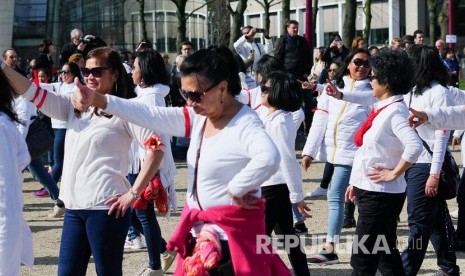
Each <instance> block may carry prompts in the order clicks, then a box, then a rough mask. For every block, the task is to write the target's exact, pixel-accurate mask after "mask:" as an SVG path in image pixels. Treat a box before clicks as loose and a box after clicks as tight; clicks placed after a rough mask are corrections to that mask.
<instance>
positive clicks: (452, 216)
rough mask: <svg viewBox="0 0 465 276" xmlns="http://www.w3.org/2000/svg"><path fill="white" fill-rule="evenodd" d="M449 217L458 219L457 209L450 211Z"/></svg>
mask: <svg viewBox="0 0 465 276" xmlns="http://www.w3.org/2000/svg"><path fill="white" fill-rule="evenodd" d="M450 217H451V218H453V219H459V210H455V211H454V212H450Z"/></svg>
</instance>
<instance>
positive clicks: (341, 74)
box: [334, 48, 371, 88]
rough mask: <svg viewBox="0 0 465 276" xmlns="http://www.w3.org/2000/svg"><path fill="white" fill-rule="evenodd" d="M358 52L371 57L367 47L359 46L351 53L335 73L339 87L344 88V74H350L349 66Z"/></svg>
mask: <svg viewBox="0 0 465 276" xmlns="http://www.w3.org/2000/svg"><path fill="white" fill-rule="evenodd" d="M356 54H366V55H367V56H368V57H371V55H370V52H369V51H368V50H367V49H363V48H358V49H355V50H353V51H351V52H350V53H349V55H347V57H346V59H344V61H343V62H342V64H341V66H340V67H339V70H337V71H336V75H334V80H335V81H336V86H337V87H339V88H344V79H343V78H344V76H345V75H347V74H349V69H347V66H349V64H350V63H351V62H352V59H353V58H354V56H355V55H356Z"/></svg>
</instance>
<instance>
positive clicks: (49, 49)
mask: <svg viewBox="0 0 465 276" xmlns="http://www.w3.org/2000/svg"><path fill="white" fill-rule="evenodd" d="M39 52H40V53H39V56H38V57H37V58H36V64H35V67H34V69H40V68H46V69H48V71H49V78H50V79H51V78H52V77H53V76H55V74H56V73H57V69H56V68H55V66H54V64H55V63H54V62H53V59H52V55H53V54H54V53H55V52H56V48H55V45H54V44H53V42H52V41H51V40H50V39H44V40H43V41H42V43H41V44H40V47H39Z"/></svg>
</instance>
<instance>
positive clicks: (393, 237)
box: [350, 187, 405, 276]
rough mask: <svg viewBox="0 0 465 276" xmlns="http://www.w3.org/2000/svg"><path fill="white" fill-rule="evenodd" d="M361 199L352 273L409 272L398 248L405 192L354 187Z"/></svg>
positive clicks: (358, 198)
mask: <svg viewBox="0 0 465 276" xmlns="http://www.w3.org/2000/svg"><path fill="white" fill-rule="evenodd" d="M354 191H355V196H356V198H357V202H358V212H359V216H358V222H357V228H356V229H355V237H354V243H353V247H352V257H351V259H350V265H351V266H352V267H353V268H354V271H353V272H352V275H375V274H376V270H377V269H379V271H380V272H381V273H382V274H383V275H395V276H397V275H405V274H404V268H403V266H402V259H401V258H400V253H399V250H398V249H397V245H396V242H397V234H396V230H397V218H398V217H399V214H400V212H401V211H402V207H403V205H404V201H405V193H401V194H390V193H380V192H372V191H365V190H362V189H359V188H357V187H354Z"/></svg>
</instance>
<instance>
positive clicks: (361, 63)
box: [352, 58, 371, 68]
mask: <svg viewBox="0 0 465 276" xmlns="http://www.w3.org/2000/svg"><path fill="white" fill-rule="evenodd" d="M352 62H353V63H354V64H355V66H358V67H362V66H363V67H365V68H370V67H371V65H370V60H369V59H366V60H363V59H361V58H356V59H354V60H352Z"/></svg>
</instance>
